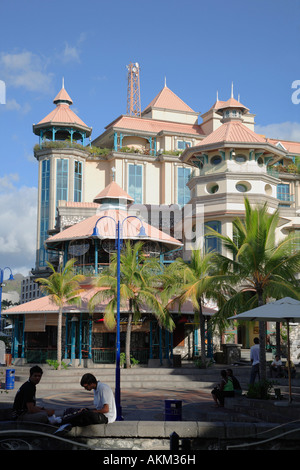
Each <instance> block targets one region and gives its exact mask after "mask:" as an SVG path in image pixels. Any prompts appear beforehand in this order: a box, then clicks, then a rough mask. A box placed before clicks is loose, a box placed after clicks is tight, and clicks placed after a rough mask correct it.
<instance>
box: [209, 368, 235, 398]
mask: <svg viewBox="0 0 300 470" xmlns="http://www.w3.org/2000/svg"><path fill="white" fill-rule="evenodd" d="M211 393H212V396H213V399H214V401H215V406H220V407H224V401H225V397H234V388H233V382H232V380H231V377H228V376H227V373H226V370H221V382H220V384H219V385H217V386H216V387H215V388H214V389H213V390H212V392H211Z"/></svg>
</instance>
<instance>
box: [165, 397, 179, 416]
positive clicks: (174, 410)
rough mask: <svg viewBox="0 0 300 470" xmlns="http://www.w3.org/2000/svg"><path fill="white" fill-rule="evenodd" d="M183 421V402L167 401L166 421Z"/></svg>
mask: <svg viewBox="0 0 300 470" xmlns="http://www.w3.org/2000/svg"><path fill="white" fill-rule="evenodd" d="M181 420H182V401H181V400H165V421H181Z"/></svg>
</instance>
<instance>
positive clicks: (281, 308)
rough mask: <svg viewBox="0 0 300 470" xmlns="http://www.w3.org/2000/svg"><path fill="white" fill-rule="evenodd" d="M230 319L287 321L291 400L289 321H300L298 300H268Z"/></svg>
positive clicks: (285, 298) (289, 298) (299, 303)
mask: <svg viewBox="0 0 300 470" xmlns="http://www.w3.org/2000/svg"><path fill="white" fill-rule="evenodd" d="M229 319H230V320H252V321H253V320H254V321H255V320H257V321H275V322H284V321H286V323H287V343H288V372H289V399H290V401H291V400H292V394H291V370H290V332H289V322H292V323H300V301H299V300H295V299H292V298H291V297H284V298H283V299H279V300H276V301H275V302H269V303H267V304H265V305H262V306H261V307H256V308H253V309H252V310H247V311H246V312H243V313H240V314H239V315H234V316H233V317H229Z"/></svg>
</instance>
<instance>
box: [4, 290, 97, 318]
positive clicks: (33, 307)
mask: <svg viewBox="0 0 300 470" xmlns="http://www.w3.org/2000/svg"><path fill="white" fill-rule="evenodd" d="M103 289H105V288H99V287H90V286H88V288H83V289H82V291H81V292H80V297H81V306H79V307H78V306H74V305H69V304H67V303H66V304H65V305H64V306H63V311H64V313H67V312H69V313H72V312H74V311H77V310H78V311H82V312H88V311H89V306H88V302H89V300H90V299H91V298H92V296H93V295H94V294H96V293H97V292H98V291H99V290H103ZM105 304H106V302H103V303H101V304H98V305H97V306H96V307H95V309H94V311H95V312H99V311H100V312H103V311H104V308H105ZM5 312H6V313H7V314H15V315H18V314H20V313H25V314H26V313H27V314H29V313H31V314H38V313H45V314H46V313H58V306H57V305H56V304H55V303H54V302H52V300H51V297H50V295H45V296H43V297H39V298H38V299H35V300H31V301H29V302H26V303H24V304H20V305H16V306H14V307H11V308H9V309H6V310H5Z"/></svg>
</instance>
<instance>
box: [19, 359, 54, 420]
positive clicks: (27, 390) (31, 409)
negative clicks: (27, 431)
mask: <svg viewBox="0 0 300 470" xmlns="http://www.w3.org/2000/svg"><path fill="white" fill-rule="evenodd" d="M42 375H43V370H42V369H41V368H40V367H39V366H33V367H31V369H30V371H29V380H27V382H25V383H24V384H23V385H22V386H21V387H20V388H19V390H18V391H17V393H16V396H15V399H14V404H13V418H14V419H16V420H17V421H34V422H38V423H49V422H50V423H54V422H59V420H56V417H55V414H54V413H55V411H54V410H52V409H45V408H44V407H40V406H37V404H36V397H35V395H36V385H38V384H39V383H40V380H41V378H42ZM51 418H53V421H52V420H51Z"/></svg>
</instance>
